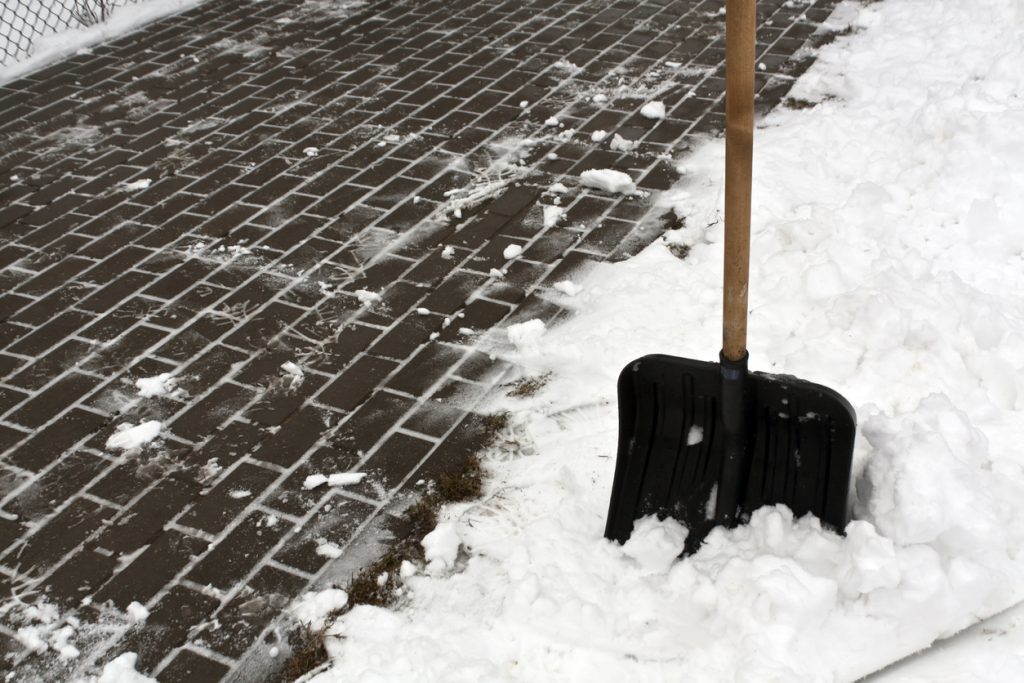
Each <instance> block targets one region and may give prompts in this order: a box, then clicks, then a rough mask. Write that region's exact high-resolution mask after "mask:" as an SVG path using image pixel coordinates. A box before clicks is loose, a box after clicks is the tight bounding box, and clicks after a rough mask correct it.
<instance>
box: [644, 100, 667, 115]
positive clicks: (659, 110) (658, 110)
mask: <svg viewBox="0 0 1024 683" xmlns="http://www.w3.org/2000/svg"><path fill="white" fill-rule="evenodd" d="M640 116H643V117H644V118H645V119H663V118H665V103H664V102H648V103H647V104H645V105H644V106H643V107H641V108H640Z"/></svg>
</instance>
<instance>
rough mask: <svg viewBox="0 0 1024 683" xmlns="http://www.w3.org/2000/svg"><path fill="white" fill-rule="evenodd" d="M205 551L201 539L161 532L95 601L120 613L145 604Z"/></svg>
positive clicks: (108, 583)
mask: <svg viewBox="0 0 1024 683" xmlns="http://www.w3.org/2000/svg"><path fill="white" fill-rule="evenodd" d="M206 547H207V543H206V541H202V540H200V539H198V538H193V537H192V536H186V535H184V534H182V533H179V532H177V531H174V530H173V529H167V530H165V531H162V532H160V534H159V535H158V536H157V537H156V538H155V539H154V540H153V542H152V543H151V544H150V545H149V547H148V548H146V549H145V550H144V551H142V553H140V554H139V556H138V557H136V558H135V559H134V560H132V562H131V563H130V564H129V565H128V566H127V567H125V568H124V569H122V570H121V571H119V572H117V574H116V575H115V576H114V577H113V578H112V579H111V580H109V581H107V583H106V584H104V585H103V587H102V588H101V589H100V590H99V591H98V592H97V593H96V595H95V601H96V602H97V603H104V602H107V601H110V602H111V603H113V604H114V606H115V607H117V608H118V609H119V610H123V609H124V608H125V607H127V606H128V603H130V602H132V601H133V600H137V601H139V602H141V603H143V604H145V603H146V602H149V600H150V599H152V597H153V596H154V595H156V594H157V593H158V592H160V590H161V589H162V588H164V586H166V585H167V584H168V582H170V581H171V579H173V578H174V577H175V576H176V575H177V574H178V572H180V571H181V570H182V569H183V568H184V567H185V565H186V564H188V563H189V561H190V560H191V558H192V557H193V556H195V555H199V554H200V553H202V552H203V551H204V550H205V549H206Z"/></svg>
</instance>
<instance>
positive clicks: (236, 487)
mask: <svg viewBox="0 0 1024 683" xmlns="http://www.w3.org/2000/svg"><path fill="white" fill-rule="evenodd" d="M832 4H833V0H817V1H815V2H799V1H796V0H787V1H786V2H782V0H763V1H762V2H761V3H760V15H761V17H762V20H763V21H762V25H761V28H760V30H759V34H758V35H759V41H760V48H761V56H760V58H759V61H760V62H761V63H762V64H763V65H764V66H763V69H762V70H761V71H759V75H758V81H759V98H760V104H761V106H762V107H763V108H768V107H771V106H774V105H775V104H776V103H778V102H779V101H780V99H781V98H782V97H783V96H784V94H785V92H786V91H787V89H788V87H789V84H790V82H791V79H792V77H793V76H794V75H796V74H797V73H799V72H800V71H801V70H802V69H804V68H806V65H807V63H808V60H809V58H810V57H809V55H808V53H806V52H804V51H802V48H803V46H805V45H806V44H807V43H808V41H811V42H813V40H814V36H813V35H812V34H815V32H816V30H817V27H818V26H819V25H820V23H821V22H822V21H823V20H824V19H825V18H826V17H827V16H828V14H829V13H830V11H831V6H832ZM720 8H721V3H717V2H709V1H704V2H697V1H696V0H648V1H647V2H643V3H638V2H634V1H632V0H629V1H619V2H614V1H612V0H535V1H533V2H530V1H527V0H510V1H507V2H502V1H500V0H472V1H471V0H444V1H439V0H437V1H430V2H413V1H411V0H405V1H402V0H387V1H386V2H384V1H381V2H371V3H356V2H350V3H342V2H332V1H331V0H306V2H304V3H297V2H294V1H291V0H289V1H283V0H264V1H251V2H250V1H244V0H210V1H209V2H208V3H207V4H206V5H204V6H201V7H199V8H197V9H195V10H193V11H190V12H188V13H185V14H183V15H180V16H178V17H173V18H170V19H166V20H163V21H160V22H157V23H155V24H152V25H150V26H149V27H147V28H145V29H144V30H142V31H140V32H137V33H134V34H132V35H130V36H128V37H126V38H124V39H121V40H118V41H116V42H114V43H111V44H108V45H105V46H103V47H98V48H95V49H93V50H92V51H91V52H90V53H87V54H81V55H78V56H75V57H73V58H71V59H68V60H66V61H64V62H61V63H59V64H56V65H54V66H53V67H51V68H48V69H46V70H44V71H41V72H38V73H36V74H34V75H32V76H29V77H27V78H24V79H21V80H18V81H15V82H12V83H9V84H7V85H6V86H0V177H2V181H0V245H2V246H0V268H2V270H0V281H2V283H3V292H4V293H3V295H2V296H0V450H2V452H3V455H2V457H0V605H2V604H5V603H6V604H10V601H12V600H22V601H24V602H26V603H31V602H32V601H33V600H36V599H38V598H40V597H42V596H45V599H46V600H47V601H49V602H50V603H52V604H54V605H56V606H58V607H59V609H60V611H61V613H62V615H64V618H66V617H67V616H73V617H74V618H76V619H79V620H81V626H80V627H79V628H78V629H77V630H76V635H75V636H74V638H72V642H73V643H74V644H75V646H76V647H78V648H79V649H80V650H81V654H80V655H79V657H77V658H70V659H61V658H60V657H59V656H57V655H55V654H54V653H53V651H52V650H51V651H49V652H47V653H43V654H35V653H30V652H28V651H26V650H25V649H24V648H23V647H22V646H21V645H19V643H18V641H17V639H16V638H15V630H16V628H17V627H18V624H16V623H14V622H10V621H8V622H6V623H3V620H0V649H2V650H4V651H5V655H4V657H3V659H2V660H0V672H3V671H5V670H8V669H9V670H11V671H13V672H14V676H13V678H12V679H11V680H24V681H29V680H62V679H65V678H70V677H72V676H73V675H75V674H78V673H80V672H81V671H83V670H84V668H85V667H88V666H89V665H90V663H93V664H95V663H102V662H103V661H106V660H107V659H109V658H110V657H112V656H113V655H115V654H117V653H119V652H122V651H126V650H130V651H136V652H138V653H139V668H140V670H142V671H145V672H147V673H150V674H155V675H156V676H157V678H158V679H159V680H160V681H164V682H171V681H190V682H194V681H217V680H235V681H252V682H256V683H258V682H259V681H263V680H270V679H272V678H274V677H275V675H276V671H277V669H278V667H279V666H280V663H281V662H282V661H283V660H284V658H285V656H286V654H287V646H286V644H284V642H283V641H285V640H286V632H287V630H288V626H289V625H288V623H287V620H286V619H284V618H283V617H281V616H280V615H281V610H282V608H283V607H284V606H285V605H286V604H287V603H288V601H289V600H290V599H291V598H293V597H294V596H296V595H297V594H299V593H300V592H302V591H304V590H307V589H309V588H311V587H316V586H322V585H325V584H328V583H330V582H332V581H337V582H340V583H344V581H345V579H346V577H347V576H348V575H349V574H350V573H351V572H352V571H354V570H355V569H357V568H358V567H359V566H361V565H363V564H365V563H366V562H368V561H369V560H371V559H372V558H373V557H374V553H375V552H376V551H375V548H376V547H377V546H376V545H375V544H377V543H378V542H380V541H381V540H382V539H383V540H384V541H386V535H383V532H382V529H384V528H385V527H386V521H387V519H388V517H389V516H390V515H391V514H392V513H394V512H395V510H396V509H397V508H398V507H400V506H401V505H402V504H403V501H407V499H408V495H404V496H403V492H411V493H412V494H414V493H415V491H416V490H419V487H418V486H417V485H416V482H421V481H422V480H429V479H432V478H433V477H434V476H435V475H436V474H437V473H438V472H439V471H442V470H443V468H445V467H446V465H448V464H450V463H452V462H454V461H456V460H457V459H459V458H461V457H464V456H465V455H466V454H467V453H471V452H473V451H474V449H475V448H476V447H477V446H478V444H479V443H480V441H481V439H482V438H483V437H484V431H485V430H484V429H483V427H482V421H483V420H482V418H481V416H480V415H479V414H477V413H475V412H473V409H474V407H476V406H477V405H478V403H479V400H480V399H481V398H482V397H483V396H484V395H486V394H487V392H488V391H490V390H491V389H492V388H493V387H494V386H495V384H496V383H498V382H500V381H502V377H503V374H504V373H505V371H506V370H507V368H506V367H505V366H504V365H503V364H502V363H501V362H500V361H494V360H492V359H490V358H489V357H488V356H487V355H486V354H484V353H481V352H480V351H479V350H474V340H475V339H477V338H478V337H479V336H480V335H481V334H482V333H484V332H485V331H487V330H489V329H491V328H494V327H495V326H500V325H505V324H508V323H510V322H514V321H517V320H529V319H531V318H541V319H544V320H547V321H551V320H553V319H555V318H557V317H558V316H559V315H560V313H561V312H562V309H561V308H560V307H559V306H558V304H557V301H558V300H559V299H558V295H557V293H555V292H553V291H552V289H551V287H550V285H551V284H553V283H555V282H558V281H560V280H563V279H565V278H566V277H570V276H571V275H572V273H573V271H574V270H576V269H578V268H580V267H581V266H584V265H586V264H587V263H590V262H594V261H601V260H605V259H609V258H617V257H620V256H622V255H624V254H628V253H630V252H631V251H635V249H636V248H637V247H638V246H640V245H643V244H645V243H647V242H649V241H650V240H651V239H653V238H654V237H656V236H657V235H658V234H659V232H660V231H661V230H662V229H663V227H664V222H665V221H664V220H663V219H662V218H660V217H659V216H658V215H657V213H656V212H654V211H652V205H653V204H652V202H653V199H654V197H655V195H654V194H652V195H650V196H647V197H634V198H622V197H617V196H610V195H606V194H602V193H600V192H596V191H589V190H584V189H582V188H580V186H579V183H578V181H577V180H576V176H577V175H578V174H579V173H580V172H581V171H583V170H585V169H589V168H617V169H620V170H623V171H626V172H627V173H629V174H630V175H631V176H632V177H633V178H634V179H635V180H636V181H637V182H638V185H639V186H640V188H641V189H643V190H647V191H650V192H652V193H656V192H657V191H659V190H662V189H665V188H667V187H669V186H670V185H671V183H672V182H673V181H674V180H675V175H674V172H673V170H672V164H671V161H670V159H671V158H672V157H673V156H678V155H679V154H680V153H681V152H682V151H683V150H684V149H685V147H686V145H687V144H689V142H690V141H691V140H692V138H693V136H695V135H699V134H714V133H716V132H717V131H719V129H720V128H721V125H722V112H721V102H722V92H723V81H722V77H721V74H722V59H723V42H722V31H723V21H722V20H723V17H722V15H721V14H720V12H719V10H720ZM595 96H604V98H606V99H602V98H601V97H598V98H597V101H595ZM650 99H658V100H662V101H664V102H665V103H666V105H667V108H668V117H667V118H666V119H664V120H663V121H652V120H650V119H647V118H644V117H642V116H640V115H639V110H640V108H641V106H642V105H643V104H644V103H645V102H646V101H648V100H650ZM521 103H526V104H525V105H522V104H521ZM551 116H557V118H558V119H559V121H560V122H561V123H562V124H563V127H561V128H557V127H552V126H548V125H546V121H547V120H548V119H549V117H551ZM597 130H604V131H607V132H608V137H607V138H605V139H604V140H603V141H601V142H594V141H592V139H591V134H592V133H593V132H594V131H597ZM573 131H575V132H573ZM616 133H617V134H618V135H620V136H621V137H622V138H624V139H626V140H628V141H631V142H634V143H636V145H637V146H636V147H635V148H634V149H633V150H632V151H621V150H620V151H613V150H612V148H611V147H610V144H611V142H612V140H613V136H614V134H616ZM142 180H146V181H150V182H149V184H148V186H146V187H143V186H144V185H146V183H139V182H136V181H142ZM556 182H563V183H564V184H565V185H566V186H568V188H569V192H568V193H567V194H564V195H561V198H560V199H559V200H558V201H560V202H561V205H562V206H563V207H564V208H566V209H567V210H568V212H567V215H566V216H565V218H564V219H563V220H561V221H560V222H559V223H558V225H556V226H553V227H548V228H545V227H544V221H543V219H542V215H541V213H542V208H541V207H542V206H543V205H552V204H554V203H555V202H556V195H555V194H552V193H549V192H546V190H547V189H548V188H550V187H551V185H552V184H554V183H556ZM132 183H135V184H134V185H132ZM459 208H461V212H462V216H461V218H459V217H458V215H457V212H456V209H459ZM512 244H515V245H520V246H522V247H523V248H524V250H523V252H522V254H521V255H520V256H518V257H515V258H512V259H508V258H505V256H504V255H503V252H504V250H505V248H506V247H508V246H509V245H512ZM493 269H499V270H504V271H505V273H504V276H503V277H498V276H497V274H496V273H494V272H493ZM367 293H373V294H375V295H378V296H379V297H380V298H379V300H370V299H373V297H370V296H369V295H368V294H367ZM288 361H291V362H294V363H295V364H297V365H298V366H300V367H301V368H302V370H303V376H302V379H301V381H297V380H295V378H294V376H293V375H291V374H289V373H288V372H287V371H285V370H283V369H282V368H281V366H282V363H285V362H288ZM160 373H172V374H173V375H174V376H175V377H176V378H177V387H178V388H179V389H180V390H181V393H179V394H175V395H171V396H165V397H158V398H140V397H139V395H138V392H137V389H136V387H135V384H134V382H135V380H136V379H139V378H143V377H152V376H154V375H158V374H160ZM144 420H159V421H161V422H162V423H163V429H162V431H161V434H160V437H159V438H158V440H157V441H155V442H153V443H151V444H149V445H148V446H146V447H145V448H143V449H141V450H138V451H129V452H124V451H121V450H117V449H111V448H108V447H107V446H106V443H107V439H108V438H109V437H110V435H111V434H113V433H114V431H115V430H116V429H117V427H118V426H120V425H125V424H137V423H139V422H140V421H144ZM349 470H359V471H362V472H366V473H368V476H367V479H366V480H365V482H364V483H363V484H361V485H359V486H354V487H344V488H337V487H336V488H328V487H321V488H317V489H314V490H311V491H307V490H305V489H303V487H302V483H303V480H304V478H305V477H306V476H307V475H309V474H312V473H330V472H344V471H349ZM325 542H331V543H334V544H335V545H336V546H337V547H338V548H340V549H341V551H342V555H341V557H340V558H338V559H336V560H331V559H329V558H328V557H326V556H324V555H323V554H318V553H317V547H318V546H319V545H322V544H323V543H325ZM133 600H135V601H138V602H140V603H142V604H144V605H146V606H147V607H148V609H149V612H150V616H149V618H148V619H147V620H146V621H145V623H144V624H143V625H134V626H133V625H132V624H131V623H130V621H129V620H128V618H127V617H126V616H125V609H126V608H127V606H128V604H129V603H130V602H131V601H133ZM9 614H10V613H9ZM275 646H276V647H277V648H278V650H279V654H278V656H277V657H276V658H274V657H273V656H272V654H273V652H274V650H273V648H274V647H275Z"/></svg>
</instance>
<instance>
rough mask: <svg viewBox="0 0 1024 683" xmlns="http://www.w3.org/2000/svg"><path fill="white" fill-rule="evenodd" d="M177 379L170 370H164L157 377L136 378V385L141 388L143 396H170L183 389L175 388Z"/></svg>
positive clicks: (140, 393) (141, 395) (140, 392)
mask: <svg viewBox="0 0 1024 683" xmlns="http://www.w3.org/2000/svg"><path fill="white" fill-rule="evenodd" d="M176 382H177V380H176V379H175V378H174V376H173V375H172V374H171V373H169V372H162V373H160V374H159V375H156V376H155V377H140V378H139V379H137V380H135V387H136V388H137V389H138V390H139V396H140V397H142V398H153V397H154V396H168V395H172V394H175V393H178V392H179V391H181V390H180V389H177V390H176V389H175V386H174V385H175V383H176Z"/></svg>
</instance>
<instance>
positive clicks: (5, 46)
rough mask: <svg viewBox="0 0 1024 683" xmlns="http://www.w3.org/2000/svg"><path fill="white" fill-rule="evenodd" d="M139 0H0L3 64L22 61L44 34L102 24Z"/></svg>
mask: <svg viewBox="0 0 1024 683" xmlns="http://www.w3.org/2000/svg"><path fill="white" fill-rule="evenodd" d="M135 2H138V0H0V66H7V65H9V64H14V63H15V62H18V61H21V60H23V59H25V58H26V57H28V56H29V55H30V54H31V50H32V45H33V43H35V42H36V41H37V40H39V39H40V38H42V37H45V36H49V35H53V34H55V33H60V32H62V31H66V30H68V29H76V28H84V27H86V26H92V25H93V24H98V23H99V22H101V21H104V20H106V19H107V18H108V17H110V13H111V12H113V11H114V9H116V8H118V7H121V6H123V5H128V4H134V3H135Z"/></svg>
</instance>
